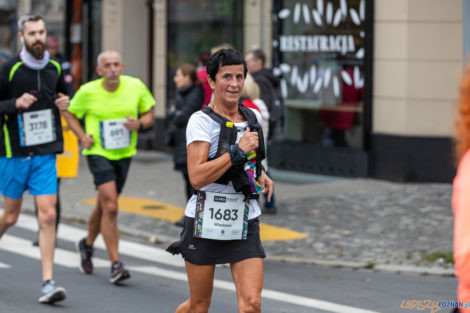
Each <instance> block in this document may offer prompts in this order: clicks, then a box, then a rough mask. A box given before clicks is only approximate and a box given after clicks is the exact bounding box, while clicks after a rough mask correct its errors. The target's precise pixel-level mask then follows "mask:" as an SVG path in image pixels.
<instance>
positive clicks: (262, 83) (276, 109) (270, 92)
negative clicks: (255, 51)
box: [250, 69, 284, 121]
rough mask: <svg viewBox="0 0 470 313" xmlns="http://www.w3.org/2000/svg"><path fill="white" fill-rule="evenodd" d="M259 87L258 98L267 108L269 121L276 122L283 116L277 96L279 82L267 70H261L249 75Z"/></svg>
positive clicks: (279, 99)
mask: <svg viewBox="0 0 470 313" xmlns="http://www.w3.org/2000/svg"><path fill="white" fill-rule="evenodd" d="M250 74H251V75H252V76H253V79H254V80H255V82H256V83H257V84H258V86H259V90H260V98H261V100H263V101H264V103H265V104H266V106H267V107H268V110H269V114H270V118H269V119H270V120H271V121H276V120H278V119H280V118H281V117H282V115H284V113H283V107H282V101H281V97H280V95H279V85H280V80H279V78H277V77H276V76H274V74H273V72H272V71H271V70H269V69H261V70H259V71H257V72H254V73H250Z"/></svg>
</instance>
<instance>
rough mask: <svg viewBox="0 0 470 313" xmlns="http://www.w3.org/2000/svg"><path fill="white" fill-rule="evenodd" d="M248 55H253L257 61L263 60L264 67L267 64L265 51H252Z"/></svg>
mask: <svg viewBox="0 0 470 313" xmlns="http://www.w3.org/2000/svg"><path fill="white" fill-rule="evenodd" d="M248 53H251V54H253V58H254V59H255V60H261V63H262V64H263V65H264V63H265V62H266V55H265V54H264V52H263V50H261V49H254V50H250V51H249V52H248Z"/></svg>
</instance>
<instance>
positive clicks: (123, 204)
mask: <svg viewBox="0 0 470 313" xmlns="http://www.w3.org/2000/svg"><path fill="white" fill-rule="evenodd" d="M118 202H119V203H118V205H119V210H120V211H123V212H127V213H131V214H137V215H142V216H147V217H152V218H156V219H161V220H165V221H169V222H172V223H174V222H176V221H179V220H180V219H181V217H183V215H184V209H183V208H181V207H178V206H174V205H171V204H167V203H163V202H158V201H153V200H150V199H142V198H135V197H128V196H120V197H119V200H118ZM82 203H85V204H89V205H95V203H96V199H85V200H82ZM259 227H260V237H261V240H262V241H281V240H293V239H301V238H307V237H308V235H307V234H304V233H299V232H296V231H294V230H290V229H287V228H283V227H278V226H274V225H270V224H265V223H260V224H259Z"/></svg>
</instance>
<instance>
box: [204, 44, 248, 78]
mask: <svg viewBox="0 0 470 313" xmlns="http://www.w3.org/2000/svg"><path fill="white" fill-rule="evenodd" d="M239 64H242V65H243V73H244V75H245V77H246V73H247V72H248V69H247V67H246V62H245V59H244V58H243V56H242V54H241V53H240V52H239V51H238V50H235V49H222V50H219V51H217V52H216V53H214V54H213V55H212V56H211V57H210V58H209V61H207V66H206V68H207V75H209V77H210V78H211V79H212V80H213V81H215V76H216V75H217V73H218V72H219V68H220V67H222V66H228V65H239Z"/></svg>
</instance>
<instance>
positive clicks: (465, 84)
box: [452, 65, 470, 313]
mask: <svg viewBox="0 0 470 313" xmlns="http://www.w3.org/2000/svg"><path fill="white" fill-rule="evenodd" d="M455 156H456V162H457V164H458V169H457V176H456V177H455V179H454V183H453V194H452V208H453V212H454V266H455V274H456V276H457V278H458V280H459V285H458V288H457V300H458V301H462V302H463V303H469V301H470V227H469V224H470V65H468V66H467V69H466V71H465V75H464V78H463V81H462V83H461V85H460V99H459V103H458V111H457V121H456V133H455ZM455 312H466V313H470V308H467V309H463V308H460V311H459V309H456V311H455Z"/></svg>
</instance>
